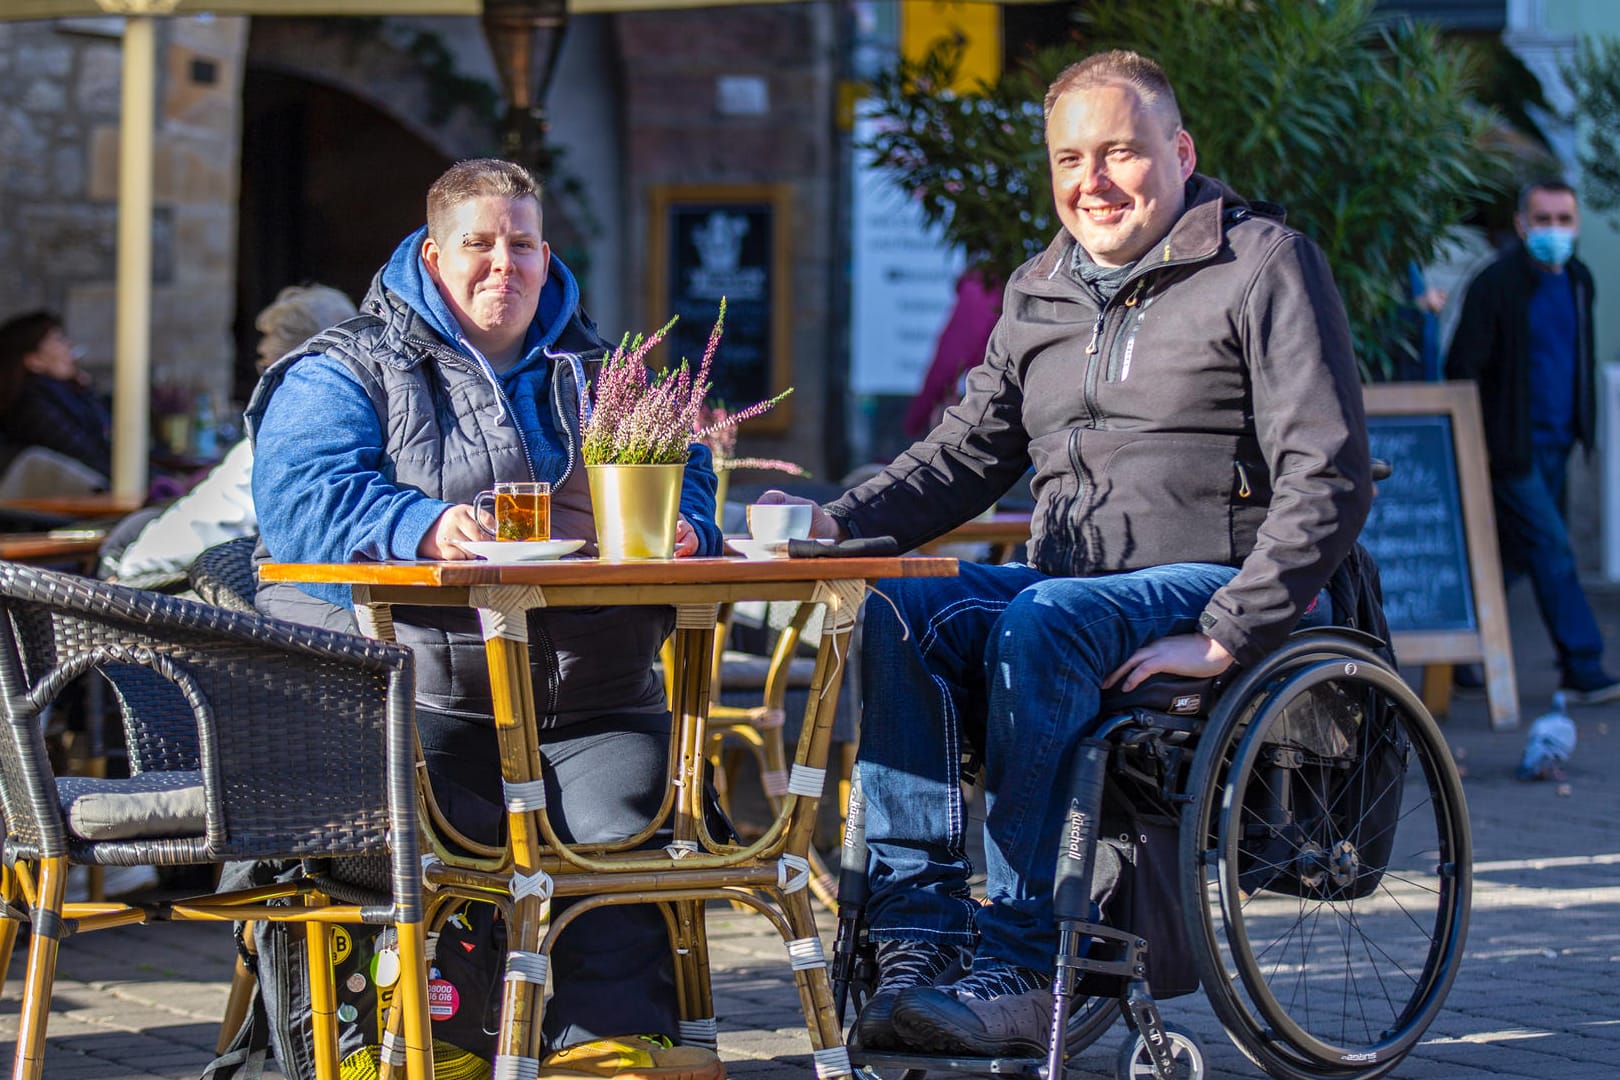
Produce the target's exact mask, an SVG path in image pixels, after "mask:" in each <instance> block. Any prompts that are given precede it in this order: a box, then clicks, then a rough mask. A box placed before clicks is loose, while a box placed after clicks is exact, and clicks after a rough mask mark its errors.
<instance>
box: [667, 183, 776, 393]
mask: <svg viewBox="0 0 1620 1080" xmlns="http://www.w3.org/2000/svg"><path fill="white" fill-rule="evenodd" d="M774 212H775V211H774V209H773V207H772V206H771V204H770V203H768V202H765V203H747V202H743V203H726V202H702V203H696V202H694V203H676V204H673V205H671V206H670V208H669V211H668V213H669V218H668V224H667V227H668V229H669V267H668V273H667V275H666V278H665V280H666V282H667V286H668V289H669V294H668V296H667V298H665V301H664V302H665V303H666V304H667V305H668V310H669V313H670V314H671V315H679V316H680V317H681V319H680V322H678V323H676V324H675V328H674V330H672V331H671V332H670V338H669V340H670V343H671V345H672V346H673V351H672V353H671V355H672V356H675V357H686V358H687V359H688V360H690V361H691V362H692V364H693V366H694V367H695V366H696V365H697V363H698V359H699V358H700V357H701V356H702V355H703V347H704V345H705V343H706V342H707V341H708V337H709V329H710V327H712V326H713V325H714V319H715V315H716V313H717V312H718V310H719V306H720V298H721V297H725V299H726V335H725V339H724V341H723V342H722V344H721V346H720V356H719V359H718V360H717V361H716V362H715V366H714V370H713V378H714V397H715V398H716V399H717V400H719V401H723V402H725V403H726V404H728V405H731V406H732V407H734V408H735V407H737V406H741V405H751V404H753V403H754V402H755V401H759V400H761V399H762V398H767V397H770V396H771V395H772V394H773V393H775V392H776V388H775V387H774V386H773V385H772V381H771V362H772V356H771V347H772V342H771V320H772V310H771V303H772V300H773V297H772V289H773V288H774V286H775V282H773V281H772V279H771V275H772V272H773V263H774V259H775V252H774V251H773V249H772V244H773V243H774V232H773V230H774V217H773V215H774Z"/></svg>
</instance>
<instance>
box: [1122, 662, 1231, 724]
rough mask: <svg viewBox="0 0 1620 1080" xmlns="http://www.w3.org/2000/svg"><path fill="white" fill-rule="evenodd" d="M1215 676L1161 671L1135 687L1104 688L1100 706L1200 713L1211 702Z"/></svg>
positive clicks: (1174, 712)
mask: <svg viewBox="0 0 1620 1080" xmlns="http://www.w3.org/2000/svg"><path fill="white" fill-rule="evenodd" d="M1218 679H1219V676H1216V675H1205V676H1196V677H1195V676H1188V675H1171V674H1168V673H1166V672H1160V673H1159V674H1157V675H1149V676H1148V677H1147V679H1146V680H1145V681H1144V682H1143V683H1142V685H1140V686H1138V687H1137V688H1136V689H1135V690H1130V691H1125V690H1121V689H1119V688H1118V687H1114V688H1113V689H1110V690H1104V691H1103V692H1102V702H1101V709H1102V712H1103V713H1104V714H1112V713H1120V712H1125V711H1127V710H1129V709H1149V710H1151V711H1153V712H1161V713H1169V714H1170V715H1171V716H1202V715H1204V714H1205V713H1207V712H1208V711H1209V708H1210V706H1211V705H1213V704H1214V701H1215V696H1214V691H1215V687H1216V685H1217V680H1218Z"/></svg>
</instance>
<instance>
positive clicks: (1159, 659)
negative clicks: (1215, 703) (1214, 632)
mask: <svg viewBox="0 0 1620 1080" xmlns="http://www.w3.org/2000/svg"><path fill="white" fill-rule="evenodd" d="M1231 666H1232V654H1231V653H1229V652H1227V651H1226V646H1224V645H1222V644H1221V643H1220V642H1218V641H1216V640H1215V639H1214V638H1212V637H1207V636H1205V635H1204V634H1172V635H1171V636H1170V637H1163V638H1160V639H1159V640H1157V641H1150V642H1148V643H1147V644H1146V645H1144V646H1142V647H1141V648H1140V649H1137V650H1136V651H1135V652H1133V653H1132V654H1131V656H1130V659H1128V660H1126V661H1125V662H1124V663H1123V664H1121V665H1120V666H1119V668H1118V669H1117V670H1115V671H1114V673H1113V674H1111V675H1109V676H1108V678H1107V679H1105V680H1104V681H1103V689H1104V690H1107V689H1110V688H1112V687H1113V686H1114V685H1115V684H1118V685H1119V688H1120V689H1121V690H1127V691H1128V690H1135V689H1136V688H1137V687H1138V686H1140V685H1142V682H1143V681H1144V680H1145V679H1147V677H1148V676H1149V675H1157V674H1158V673H1159V672H1161V671H1168V672H1170V673H1171V674H1172V675H1187V676H1191V677H1193V678H1207V677H1209V676H1211V675H1219V674H1220V673H1221V672H1223V671H1225V670H1226V669H1227V668H1229V667H1231Z"/></svg>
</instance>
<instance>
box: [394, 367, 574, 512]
mask: <svg viewBox="0 0 1620 1080" xmlns="http://www.w3.org/2000/svg"><path fill="white" fill-rule="evenodd" d="M419 344H424V345H425V344H426V342H419ZM428 351H429V352H431V353H433V354H434V355H435V356H441V357H444V358H446V359H449V360H454V361H457V362H459V363H462V364H465V363H467V357H465V356H463V355H462V354H460V353H458V352H456V351H454V350H453V349H445V348H440V347H435V346H430V347H429V349H428ZM473 366H474V367H476V368H477V369H478V374H479V375H481V376H483V377H484V378H485V379H486V380H488V382H489V385H490V387H491V389H493V390H494V391H495V396H496V397H497V398H499V399H500V406H501V411H502V412H504V413H505V414H506V418H507V419H508V420H509V421H511V424H512V430H513V431H514V432H515V433H516V434H517V438H518V446H519V447H520V448H522V450H523V463H524V464H525V465H527V466H528V467H529V479H530V480H537V479H539V478H538V477H536V476H535V475H534V455H533V454H531V453H529V440H528V439H526V438H524V436H523V426H522V425H521V424H519V423H518V420H517V413H515V412H513V411H512V399H511V398H509V397H507V396H506V391H505V390H504V389H502V388H501V380H500V379H499V378H498V377H497V376H496V375H495V373H494V372H493V371H491V370H490V369H489V368H488V367H487V366H486V365H485V364H482V363H479V364H474V365H473ZM559 483H560V481H559Z"/></svg>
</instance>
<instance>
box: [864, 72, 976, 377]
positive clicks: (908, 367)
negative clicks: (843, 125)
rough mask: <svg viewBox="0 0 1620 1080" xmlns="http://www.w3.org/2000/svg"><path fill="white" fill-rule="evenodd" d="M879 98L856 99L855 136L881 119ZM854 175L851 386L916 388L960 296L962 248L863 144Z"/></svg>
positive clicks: (871, 131) (866, 138)
mask: <svg viewBox="0 0 1620 1080" xmlns="http://www.w3.org/2000/svg"><path fill="white" fill-rule="evenodd" d="M872 109H873V106H872V103H871V102H862V103H860V104H859V105H857V106H856V112H855V143H856V145H857V147H858V146H860V144H862V143H865V142H869V141H870V140H871V139H872V137H873V136H874V134H876V132H877V130H878V127H877V121H876V120H874V119H873V117H872ZM853 173H854V175H853V177H852V178H851V184H850V188H851V197H852V207H851V217H852V219H853V227H852V232H853V240H852V243H851V267H850V278H851V282H852V285H853V290H854V295H853V296H852V297H851V298H850V389H851V390H852V391H853V392H854V393H856V394H904V395H910V394H914V393H916V392H917V391H918V390H919V389H920V388H921V387H922V382H923V376H924V375H925V374H926V373H927V371H928V365H929V363H930V362H931V361H932V360H933V358H934V347H935V345H936V344H937V342H938V340H939V333H940V331H941V330H942V329H944V327H945V320H946V319H947V318H948V317H949V315H950V311H951V305H952V304H953V303H954V302H955V299H956V279H957V277H958V276H959V275H960V274H961V272H962V266H963V257H962V254H961V252H960V251H958V250H956V249H954V248H950V247H947V246H946V245H945V242H944V240H943V239H942V238H941V236H940V231H939V230H938V229H937V228H935V229H931V228H928V227H927V226H925V225H924V224H923V217H922V211H921V209H920V207H919V206H918V205H917V204H916V203H915V202H913V201H912V200H911V199H909V198H907V197H906V195H905V193H904V192H902V191H900V190H899V188H897V187H896V186H895V185H894V183H893V182H892V181H891V180H890V178H889V174H888V173H887V172H886V171H883V170H880V169H878V168H877V167H875V165H874V164H873V154H872V152H871V151H869V150H860V149H857V150H856V151H855V157H854V164H853Z"/></svg>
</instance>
